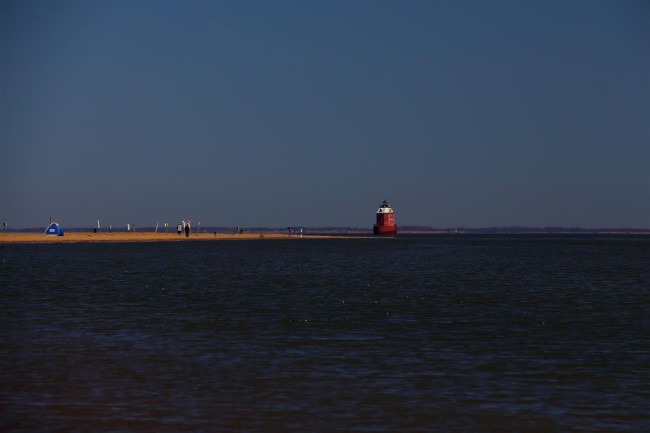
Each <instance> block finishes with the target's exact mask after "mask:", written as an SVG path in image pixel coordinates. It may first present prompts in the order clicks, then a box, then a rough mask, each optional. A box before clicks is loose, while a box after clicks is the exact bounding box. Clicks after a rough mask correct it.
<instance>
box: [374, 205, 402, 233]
mask: <svg viewBox="0 0 650 433" xmlns="http://www.w3.org/2000/svg"><path fill="white" fill-rule="evenodd" d="M372 231H373V233H374V234H376V235H394V234H397V225H395V212H394V211H393V208H392V207H390V204H388V202H387V201H386V200H384V202H383V203H382V204H381V206H379V209H377V222H376V223H375V226H374V227H373V230H372Z"/></svg>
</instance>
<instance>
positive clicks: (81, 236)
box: [0, 232, 365, 243]
mask: <svg viewBox="0 0 650 433" xmlns="http://www.w3.org/2000/svg"><path fill="white" fill-rule="evenodd" d="M352 237H356V236H337V235H303V236H302V238H303V239H305V238H307V239H326V238H340V239H343V238H352ZM358 237H365V236H358ZM251 239H300V235H288V234H282V233H242V234H238V235H235V234H225V233H217V234H216V235H215V234H214V233H192V234H190V236H189V237H185V234H183V235H181V236H178V235H177V234H176V233H152V232H117V233H108V232H100V233H92V232H66V233H65V236H45V235H44V234H42V233H0V243H65V242H193V241H218V240H222V241H224V240H251Z"/></svg>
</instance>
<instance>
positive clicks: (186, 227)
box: [176, 221, 192, 238]
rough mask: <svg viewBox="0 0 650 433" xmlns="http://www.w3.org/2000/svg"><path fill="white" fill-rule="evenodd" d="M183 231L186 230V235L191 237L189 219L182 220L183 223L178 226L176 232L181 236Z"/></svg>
mask: <svg viewBox="0 0 650 433" xmlns="http://www.w3.org/2000/svg"><path fill="white" fill-rule="evenodd" d="M183 231H184V232H185V237H186V238H189V237H190V232H191V231H192V228H191V227H190V222H189V221H181V223H180V224H179V225H178V226H176V232H177V233H178V236H180V235H181V233H183Z"/></svg>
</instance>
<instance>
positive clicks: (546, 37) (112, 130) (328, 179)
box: [0, 1, 650, 228]
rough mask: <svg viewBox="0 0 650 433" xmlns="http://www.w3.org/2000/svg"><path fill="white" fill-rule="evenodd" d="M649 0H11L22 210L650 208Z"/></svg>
mask: <svg viewBox="0 0 650 433" xmlns="http://www.w3.org/2000/svg"><path fill="white" fill-rule="evenodd" d="M649 5H650V3H648V2H647V1H622V2H613V1H605V2H598V1H593V2H592V1H566V2H554V1H544V2H510V1H507V2H505V1H504V2H442V1H436V2H279V3H278V2H273V3H270V2H269V3H267V2H243V3H240V2H202V1H196V2H181V1H166V2H162V1H160V2H156V1H153V2H131V1H123V2H120V1H110V2H109V1H94V2H74V1H60V2H59V1H47V2H35V1H29V2H14V1H3V2H2V3H0V32H1V33H0V36H1V41H0V43H1V50H2V51H1V59H0V60H1V63H0V69H1V82H0V86H1V87H0V92H1V93H0V121H1V125H0V126H1V130H0V134H1V135H0V139H1V148H0V158H1V160H0V161H1V162H0V219H1V220H2V221H7V222H8V224H9V226H12V227H38V226H44V225H45V224H46V223H47V221H48V218H49V217H50V216H52V217H53V218H54V219H55V220H57V221H59V222H60V223H61V224H62V225H64V226H68V227H72V226H87V227H92V226H93V224H94V223H95V221H96V220H97V219H98V218H99V219H100V220H101V221H102V223H103V224H104V225H108V224H112V225H113V226H122V225H124V226H125V225H126V223H127V222H129V223H134V224H136V225H138V226H151V225H155V224H156V222H164V221H169V222H170V223H176V222H177V221H179V220H180V219H188V218H189V219H191V220H192V221H193V222H195V221H201V224H202V225H226V226H236V225H240V226H278V227H284V226H288V225H302V226H307V227H309V226H326V225H327V226H360V227H362V226H365V227H371V226H372V223H373V221H374V212H375V210H376V208H377V206H378V205H379V203H380V202H381V201H382V200H384V199H388V200H389V201H391V203H392V204H393V206H394V207H395V209H396V212H397V222H398V224H400V225H407V224H408V225H430V226H435V227H448V226H467V227H479V226H494V225H496V226H509V225H525V226H549V225H554V226H583V227H614V226H615V227H623V226H624V227H638V228H650V6H649Z"/></svg>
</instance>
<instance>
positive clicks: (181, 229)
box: [176, 224, 183, 236]
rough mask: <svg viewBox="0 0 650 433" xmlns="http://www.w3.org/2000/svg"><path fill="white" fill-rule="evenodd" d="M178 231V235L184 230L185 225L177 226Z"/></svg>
mask: <svg viewBox="0 0 650 433" xmlns="http://www.w3.org/2000/svg"><path fill="white" fill-rule="evenodd" d="M176 232H177V233H178V236H180V235H181V233H182V232H183V226H182V225H181V224H179V225H177V226H176Z"/></svg>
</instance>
